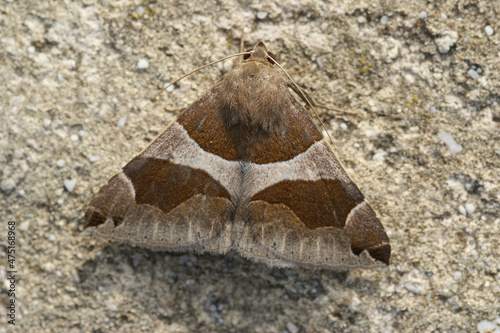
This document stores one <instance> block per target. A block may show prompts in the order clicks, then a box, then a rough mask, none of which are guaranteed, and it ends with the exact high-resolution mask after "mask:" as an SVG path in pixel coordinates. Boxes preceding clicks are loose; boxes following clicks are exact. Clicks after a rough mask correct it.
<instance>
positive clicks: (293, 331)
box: [286, 322, 299, 333]
mask: <svg viewBox="0 0 500 333" xmlns="http://www.w3.org/2000/svg"><path fill="white" fill-rule="evenodd" d="M286 330H287V331H288V332H290V333H298V332H299V328H298V327H297V326H295V324H293V323H291V322H288V323H287V324H286Z"/></svg>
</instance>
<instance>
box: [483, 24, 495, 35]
mask: <svg viewBox="0 0 500 333" xmlns="http://www.w3.org/2000/svg"><path fill="white" fill-rule="evenodd" d="M484 32H486V34H487V35H488V36H491V35H493V33H494V32H495V31H494V30H493V27H492V26H491V25H487V26H486V27H484Z"/></svg>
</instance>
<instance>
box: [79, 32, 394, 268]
mask: <svg viewBox="0 0 500 333" xmlns="http://www.w3.org/2000/svg"><path fill="white" fill-rule="evenodd" d="M269 57H270V56H269V53H268V52H267V48H266V46H265V45H264V43H262V42H260V43H258V44H257V46H256V47H255V49H254V50H253V53H252V54H251V56H250V57H248V58H247V59H246V60H244V61H243V62H242V63H241V64H240V65H239V66H238V67H236V68H234V69H232V70H231V71H230V72H228V73H227V74H226V75H225V76H224V78H223V79H221V80H220V81H219V82H217V83H216V84H215V86H214V87H213V88H212V89H210V90H209V91H208V92H207V93H205V94H204V95H203V96H202V97H201V98H200V99H199V100H197V101H196V102H194V103H193V104H192V105H191V106H190V107H188V108H187V109H186V110H185V111H184V112H183V113H182V114H181V115H180V116H179V117H178V119H177V120H175V121H174V122H173V123H171V124H170V125H169V126H168V127H167V128H166V129H165V130H164V131H163V132H162V133H161V134H160V135H159V136H158V137H157V138H156V139H155V140H154V141H153V142H151V144H150V145H149V146H148V147H147V148H146V149H145V150H143V151H142V152H141V153H140V154H139V155H137V156H136V157H134V159H132V160H131V161H130V162H129V163H128V164H127V165H126V166H125V167H124V168H123V170H122V171H121V172H120V173H118V174H117V175H115V176H114V177H113V178H111V179H110V180H109V182H108V184H107V185H105V186H104V187H103V188H101V190H100V191H99V193H97V194H96V195H95V196H94V198H93V199H92V200H91V202H90V204H89V206H88V209H87V211H86V214H85V226H84V228H85V229H86V231H87V232H90V233H91V234H94V235H98V236H102V237H105V238H109V239H112V240H116V241H120V242H124V243H128V244H131V245H134V246H140V247H145V248H149V249H152V250H162V251H172V252H183V251H186V252H194V253H226V252H227V251H229V250H235V251H237V252H239V253H240V254H241V255H242V256H243V257H246V258H249V259H251V260H254V261H258V262H264V263H266V264H268V265H269V266H279V267H287V266H301V267H310V268H327V269H349V268H356V267H363V268H368V267H384V266H385V265H388V264H389V257H390V254H391V247H390V245H389V239H388V237H387V234H386V233H385V231H384V227H383V226H382V224H381V223H380V221H379V219H378V218H377V216H376V215H375V212H374V211H373V209H372V208H371V207H370V205H369V204H368V202H367V201H366V200H365V198H364V196H363V194H362V193H361V192H360V190H359V189H358V187H357V186H356V184H354V182H353V181H352V180H351V179H350V178H349V175H348V174H347V173H346V171H345V170H344V168H343V167H342V164H341V163H340V162H339V160H338V158H337V157H336V155H335V153H334V152H333V150H332V148H331V147H330V146H329V145H328V143H327V142H326V141H325V139H324V138H323V136H322V135H321V133H320V131H319V130H318V129H317V128H316V126H315V125H314V124H313V122H312V121H311V120H310V119H309V116H308V115H307V113H306V111H305V110H304V108H303V107H302V105H301V104H300V103H299V102H298V101H297V100H296V99H295V98H294V96H293V95H292V93H291V92H290V90H289V88H288V87H289V85H290V81H289V80H288V79H287V78H286V77H285V76H283V75H282V74H281V73H280V72H278V71H277V70H276V69H275V68H274V66H273V63H274V62H273V61H271V60H270V59H269Z"/></svg>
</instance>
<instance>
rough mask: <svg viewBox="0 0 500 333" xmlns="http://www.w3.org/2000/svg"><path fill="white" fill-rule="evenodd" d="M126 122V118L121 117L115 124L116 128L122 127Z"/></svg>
mask: <svg viewBox="0 0 500 333" xmlns="http://www.w3.org/2000/svg"><path fill="white" fill-rule="evenodd" d="M126 122H127V117H121V118H120V119H118V123H117V124H116V125H117V126H118V127H123V126H125V123H126Z"/></svg>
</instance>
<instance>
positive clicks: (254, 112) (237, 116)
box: [220, 61, 292, 132]
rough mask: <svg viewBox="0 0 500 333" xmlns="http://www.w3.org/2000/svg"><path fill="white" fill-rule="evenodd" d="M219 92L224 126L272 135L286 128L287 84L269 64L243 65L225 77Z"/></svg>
mask: <svg viewBox="0 0 500 333" xmlns="http://www.w3.org/2000/svg"><path fill="white" fill-rule="evenodd" d="M220 88H221V89H222V91H221V96H222V98H221V99H220V110H221V112H222V116H223V119H224V122H225V123H226V125H227V126H229V127H235V126H236V127H244V128H245V129H247V130H250V131H253V130H263V131H265V132H273V131H280V130H281V128H283V126H284V125H285V121H286V117H285V114H284V110H285V109H286V108H287V107H289V105H290V103H291V102H292V97H291V94H290V92H289V91H288V87H287V84H286V81H285V80H284V79H283V77H282V76H281V75H280V74H279V73H277V72H276V71H275V70H274V68H272V67H271V66H270V65H269V64H265V63H263V62H260V61H250V62H245V63H243V64H242V65H241V66H240V67H238V68H235V69H233V70H231V71H230V72H229V73H227V74H226V76H225V77H224V79H223V80H222V82H221V83H220Z"/></svg>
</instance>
